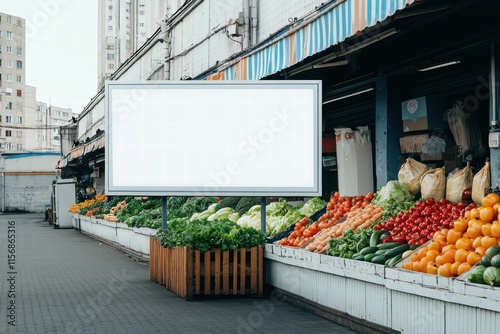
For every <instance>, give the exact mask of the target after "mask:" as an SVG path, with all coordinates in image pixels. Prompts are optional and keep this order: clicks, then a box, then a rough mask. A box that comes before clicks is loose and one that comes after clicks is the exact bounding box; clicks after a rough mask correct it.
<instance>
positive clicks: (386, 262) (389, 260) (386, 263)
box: [384, 259, 392, 266]
mask: <svg viewBox="0 0 500 334" xmlns="http://www.w3.org/2000/svg"><path fill="white" fill-rule="evenodd" d="M391 260H392V259H387V261H385V263H384V266H388V265H389V262H391Z"/></svg>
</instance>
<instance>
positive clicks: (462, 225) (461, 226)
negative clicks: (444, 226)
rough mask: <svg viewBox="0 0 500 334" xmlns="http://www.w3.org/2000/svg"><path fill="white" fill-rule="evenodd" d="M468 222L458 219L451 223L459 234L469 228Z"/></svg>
mask: <svg viewBox="0 0 500 334" xmlns="http://www.w3.org/2000/svg"><path fill="white" fill-rule="evenodd" d="M468 224H469V221H468V220H467V219H465V218H459V219H457V220H455V221H454V222H453V229H454V230H457V231H459V232H465V231H467V227H469V225H468Z"/></svg>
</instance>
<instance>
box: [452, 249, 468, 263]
mask: <svg viewBox="0 0 500 334" xmlns="http://www.w3.org/2000/svg"><path fill="white" fill-rule="evenodd" d="M468 255H469V251H466V250H465V249H457V251H456V253H455V262H466V261H467V256H468Z"/></svg>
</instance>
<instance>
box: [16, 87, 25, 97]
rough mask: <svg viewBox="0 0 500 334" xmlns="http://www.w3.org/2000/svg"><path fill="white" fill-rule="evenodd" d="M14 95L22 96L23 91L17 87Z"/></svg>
mask: <svg viewBox="0 0 500 334" xmlns="http://www.w3.org/2000/svg"><path fill="white" fill-rule="evenodd" d="M16 96H18V97H21V96H23V91H22V90H20V89H17V90H16Z"/></svg>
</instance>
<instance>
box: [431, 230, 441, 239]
mask: <svg viewBox="0 0 500 334" xmlns="http://www.w3.org/2000/svg"><path fill="white" fill-rule="evenodd" d="M440 235H442V234H441V231H436V232H434V234H433V235H432V239H433V240H436V238H437V237H438V236H440Z"/></svg>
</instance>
